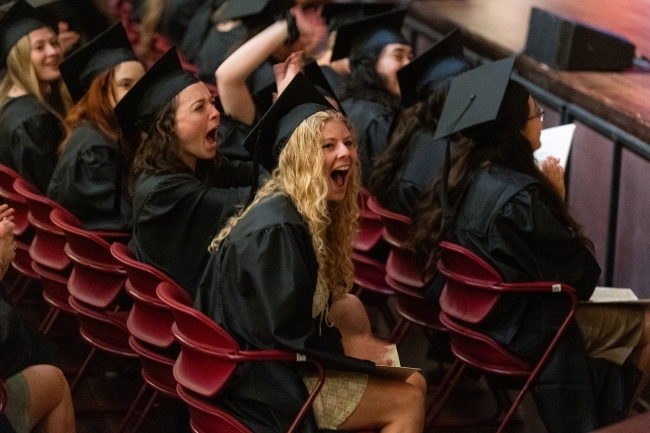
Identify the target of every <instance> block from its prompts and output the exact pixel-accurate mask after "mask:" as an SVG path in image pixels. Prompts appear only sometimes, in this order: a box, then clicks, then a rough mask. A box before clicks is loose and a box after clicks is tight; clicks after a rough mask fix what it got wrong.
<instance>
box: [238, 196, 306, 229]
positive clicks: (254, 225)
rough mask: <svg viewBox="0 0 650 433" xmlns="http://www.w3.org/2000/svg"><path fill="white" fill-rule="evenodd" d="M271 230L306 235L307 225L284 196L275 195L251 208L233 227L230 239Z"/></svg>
mask: <svg viewBox="0 0 650 433" xmlns="http://www.w3.org/2000/svg"><path fill="white" fill-rule="evenodd" d="M271 230H273V231H291V232H294V231H295V230H298V231H304V232H305V233H308V229H307V225H306V224H305V222H304V221H303V219H302V218H301V217H300V214H299V213H298V211H297V210H296V208H295V207H294V205H293V203H292V202H291V199H290V198H289V197H288V196H286V195H285V194H275V195H273V196H271V197H268V198H266V199H263V200H262V201H260V202H259V203H257V204H255V206H253V207H251V209H250V210H249V211H248V212H247V213H246V215H244V216H243V217H242V218H241V219H240V220H239V221H238V223H237V225H236V226H235V227H233V229H232V231H231V232H230V237H231V240H234V239H239V238H243V237H247V236H250V235H252V234H257V233H261V232H268V231H271Z"/></svg>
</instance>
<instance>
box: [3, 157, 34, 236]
mask: <svg viewBox="0 0 650 433" xmlns="http://www.w3.org/2000/svg"><path fill="white" fill-rule="evenodd" d="M18 178H21V176H20V174H18V173H17V172H15V171H14V170H12V169H11V168H9V167H7V166H6V165H3V164H0V197H2V200H3V201H4V202H5V203H6V204H8V205H9V207H11V208H13V209H14V224H15V225H16V229H15V230H14V234H15V235H16V236H21V235H22V234H23V233H25V232H26V231H27V229H28V228H29V220H28V219H27V213H28V212H29V207H27V200H25V197H23V196H22V195H20V194H18V193H17V192H16V190H15V189H14V182H15V181H16V179H18Z"/></svg>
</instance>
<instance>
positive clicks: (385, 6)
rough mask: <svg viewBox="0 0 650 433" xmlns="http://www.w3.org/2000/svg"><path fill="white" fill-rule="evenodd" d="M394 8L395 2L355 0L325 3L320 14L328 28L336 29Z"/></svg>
mask: <svg viewBox="0 0 650 433" xmlns="http://www.w3.org/2000/svg"><path fill="white" fill-rule="evenodd" d="M394 8H395V2H392V1H391V2H378V3H377V2H375V3H368V2H365V1H355V2H346V3H326V4H324V5H323V10H322V12H321V15H322V16H323V18H325V22H326V23H327V25H328V26H329V27H330V29H337V28H339V27H341V26H342V25H345V24H347V23H350V22H353V21H357V20H360V19H362V18H364V17H369V16H372V15H376V14H382V13H385V12H388V11H391V10H392V9H394Z"/></svg>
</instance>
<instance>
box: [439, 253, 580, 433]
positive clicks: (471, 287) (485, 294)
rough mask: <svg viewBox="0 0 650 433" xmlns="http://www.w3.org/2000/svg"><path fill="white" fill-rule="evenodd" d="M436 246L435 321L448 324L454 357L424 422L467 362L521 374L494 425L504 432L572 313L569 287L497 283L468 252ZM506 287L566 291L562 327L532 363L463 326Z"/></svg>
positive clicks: (497, 278)
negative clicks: (441, 282) (441, 281)
mask: <svg viewBox="0 0 650 433" xmlns="http://www.w3.org/2000/svg"><path fill="white" fill-rule="evenodd" d="M440 247H441V249H442V252H441V258H440V261H439V262H438V269H439V271H440V272H441V273H442V274H443V275H444V276H445V277H446V279H447V284H446V286H445V288H444V289H443V294H442V296H441V298H440V307H441V308H442V312H441V313H440V321H441V322H442V324H443V325H445V326H446V327H447V328H448V329H449V332H450V336H451V348H452V352H453V353H454V355H456V358H457V360H456V362H455V363H454V365H453V366H452V368H451V369H450V370H449V372H448V373H447V375H446V376H445V379H444V380H443V382H442V384H441V385H440V387H439V389H438V391H437V392H436V396H435V397H434V400H433V401H434V402H435V403H434V406H433V407H432V408H431V412H430V413H429V416H428V417H427V425H429V424H431V423H432V422H433V421H435V418H436V417H437V415H438V414H439V412H440V410H441V409H442V406H443V405H444V404H445V401H446V400H447V398H448V397H449V394H450V393H451V390H452V388H453V387H454V385H455V384H456V382H457V381H458V379H459V378H460V375H461V374H462V372H463V370H464V369H465V367H466V366H471V367H474V368H476V369H478V370H480V371H483V372H487V373H491V374H497V375H506V376H517V377H523V378H526V382H525V385H524V386H523V388H522V389H521V391H520V392H519V394H518V396H517V398H516V399H515V401H514V402H513V404H512V406H511V407H510V410H509V411H508V413H507V414H506V416H505V417H504V418H503V420H502V422H501V425H500V426H499V429H498V430H497V433H500V432H502V431H504V429H505V427H506V425H507V423H508V421H509V420H510V419H511V418H512V416H513V414H514V412H515V410H516V409H517V407H518V406H519V403H520V402H521V400H522V398H523V396H524V395H525V394H526V392H527V391H528V390H529V389H530V387H531V386H532V384H533V383H534V381H535V380H536V378H537V376H538V375H539V371H540V370H541V368H542V367H543V365H544V364H545V363H546V361H547V360H548V358H549V356H550V355H551V353H552V351H553V349H554V348H555V346H556V344H557V341H558V339H559V338H560V336H561V335H562V333H563V332H564V330H565V328H566V326H567V324H568V322H569V320H571V318H572V317H573V315H574V313H575V309H576V306H577V300H576V296H575V292H574V290H573V289H572V288H571V287H569V286H567V285H565V284H562V283H553V282H535V283H516V284H515V283H503V282H502V279H501V277H500V276H499V274H498V273H497V272H496V271H495V270H494V269H493V268H492V267H491V266H490V265H488V264H487V263H486V262H485V261H483V260H482V259H481V258H479V257H478V256H477V255H476V254H474V253H472V252H471V251H469V250H467V249H465V248H463V247H461V246H459V245H455V244H452V243H449V242H441V244H440ZM506 292H508V293H514V292H520V293H521V292H548V293H557V294H558V296H560V295H561V296H567V297H568V298H569V300H570V302H571V308H570V311H569V312H568V314H567V315H566V317H565V319H564V322H563V324H562V326H561V327H560V328H559V329H558V331H557V333H556V334H555V336H554V338H553V340H552V341H551V343H550V344H549V346H548V347H547V349H546V351H545V352H544V354H543V355H542V356H541V358H540V360H539V361H538V362H537V364H535V365H529V364H528V363H527V362H525V361H523V360H521V359H520V358H518V357H517V356H515V355H514V354H513V353H511V352H509V351H508V350H507V349H505V348H504V347H502V346H500V345H499V344H497V343H496V342H495V341H494V340H492V339H491V338H489V337H487V336H486V335H484V334H481V333H480V332H478V331H476V330H474V329H471V328H470V327H469V326H468V324H478V323H481V322H482V321H483V320H484V319H485V318H486V317H487V316H488V315H489V313H490V311H492V309H493V308H494V305H495V304H496V302H497V301H498V298H499V295H500V294H502V293H506Z"/></svg>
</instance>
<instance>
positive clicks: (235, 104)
mask: <svg viewBox="0 0 650 433" xmlns="http://www.w3.org/2000/svg"><path fill="white" fill-rule="evenodd" d="M325 33H326V31H325V24H324V23H323V21H322V19H321V17H320V14H319V12H318V11H314V10H308V11H303V10H302V8H301V7H300V6H294V7H293V8H291V10H289V11H287V12H286V14H285V17H284V18H283V19H281V20H278V21H276V22H275V23H273V24H271V25H270V26H269V27H267V28H265V29H264V30H262V31H261V32H260V33H258V34H257V35H255V36H254V37H252V38H251V39H249V40H248V41H246V42H245V43H244V44H243V45H242V46H241V47H239V48H238V49H237V50H236V51H235V52H233V53H232V54H231V55H230V56H228V58H227V59H226V60H225V61H224V62H223V63H222V64H221V66H219V68H218V69H217V70H216V72H215V76H216V80H217V87H218V89H219V100H220V102H221V106H222V107H223V112H224V114H225V115H226V116H229V117H231V118H232V119H233V120H235V121H238V122H241V123H245V124H247V125H252V124H254V123H255V122H256V121H257V119H259V117H261V115H262V114H264V112H265V111H266V110H267V109H268V107H269V106H270V105H271V103H272V93H273V90H274V87H275V86H274V84H275V74H274V73H273V64H274V63H278V62H284V61H285V60H286V59H287V58H288V57H289V55H291V54H292V53H295V52H298V51H302V50H305V51H302V54H303V55H304V56H305V57H309V56H310V52H311V51H313V49H314V48H315V46H316V45H318V44H319V42H320V41H321V40H322V39H323V38H324V37H325Z"/></svg>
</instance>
